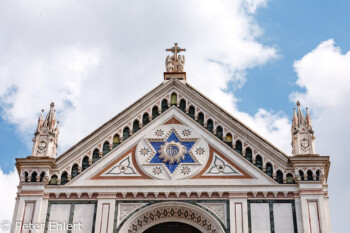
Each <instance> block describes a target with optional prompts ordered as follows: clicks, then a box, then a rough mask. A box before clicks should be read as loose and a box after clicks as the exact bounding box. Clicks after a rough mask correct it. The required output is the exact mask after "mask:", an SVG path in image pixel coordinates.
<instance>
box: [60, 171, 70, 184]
mask: <svg viewBox="0 0 350 233" xmlns="http://www.w3.org/2000/svg"><path fill="white" fill-rule="evenodd" d="M67 183H68V173H67V172H63V173H62V175H61V184H62V185H65V184H67Z"/></svg>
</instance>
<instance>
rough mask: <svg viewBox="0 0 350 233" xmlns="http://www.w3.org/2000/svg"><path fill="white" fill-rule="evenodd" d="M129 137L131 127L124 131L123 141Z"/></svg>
mask: <svg viewBox="0 0 350 233" xmlns="http://www.w3.org/2000/svg"><path fill="white" fill-rule="evenodd" d="M129 137H130V130H129V127H127V126H126V127H125V128H124V130H123V141H125V140H126V139H128V138H129Z"/></svg>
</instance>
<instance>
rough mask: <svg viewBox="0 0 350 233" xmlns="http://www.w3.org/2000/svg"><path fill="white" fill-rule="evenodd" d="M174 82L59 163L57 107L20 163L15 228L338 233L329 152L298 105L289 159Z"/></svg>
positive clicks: (170, 76) (171, 71)
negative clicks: (320, 148) (319, 148)
mask: <svg viewBox="0 0 350 233" xmlns="http://www.w3.org/2000/svg"><path fill="white" fill-rule="evenodd" d="M167 51H170V52H172V53H173V54H172V56H168V57H167V59H166V72H165V73H164V81H163V82H162V83H161V84H160V85H159V86H157V87H156V88H154V89H153V90H152V91H150V92H149V93H147V94H146V95H145V96H144V97H142V98H141V99H139V100H138V101H136V102H135V103H134V104H132V105H131V106H130V107H128V108H127V109H125V110H124V111H122V112H121V113H119V114H118V115H116V116H115V117H114V118H113V119H111V120H110V121H108V122H106V123H105V124H104V125H102V126H101V127H99V128H98V129H96V130H95V131H94V132H92V133H91V134H90V135H88V136H86V137H85V138H84V139H82V140H81V141H80V142H78V143H77V144H76V145H74V146H73V147H71V148H70V149H69V150H68V151H66V152H65V153H63V154H61V155H60V156H59V157H57V150H56V149H57V145H58V144H57V143H58V137H59V126H58V121H56V115H55V109H54V104H53V103H52V104H51V106H50V110H49V112H48V113H47V114H46V116H45V117H44V112H42V113H41V115H40V117H39V120H38V126H37V130H36V132H35V134H34V138H33V150H32V154H31V155H30V156H28V157H26V158H18V159H17V163H16V167H17V170H18V174H19V176H20V184H19V186H18V193H17V197H16V205H15V211H14V216H13V221H12V228H11V232H13V233H23V232H40V233H47V232H69V233H70V232H83V233H89V232H94V233H116V232H121V233H137V232H140V233H141V232H146V233H151V232H168V233H170V232H205V233H267V232H268V233H330V232H331V224H330V214H329V202H328V200H329V197H328V190H327V189H328V186H327V177H328V172H329V166H330V161H329V157H328V156H320V155H318V154H316V153H315V145H314V139H315V137H314V131H313V129H312V124H311V117H310V115H309V113H308V110H306V114H304V113H303V111H302V109H301V106H300V103H299V102H298V103H297V109H296V110H294V114H293V120H292V129H291V141H292V156H287V155H286V154H284V153H283V152H282V151H280V150H279V149H278V148H276V147H275V146H274V145H272V144H271V143H270V142H268V141H267V140H265V139H264V138H263V137H261V136H259V135H258V134H257V133H255V132H254V131H253V130H252V129H250V128H249V127H247V126H246V125H244V123H243V122H241V121H239V120H238V119H236V118H235V117H234V116H232V115H230V114H229V113H227V112H226V111H224V110H223V109H222V108H220V107H219V106H218V105H217V104H215V103H213V102H212V101H211V100H210V99H208V98H207V97H206V96H205V95H204V94H202V93H200V92H199V91H197V90H196V89H195V88H194V87H192V86H191V85H189V84H188V83H187V81H186V73H185V72H184V63H185V59H184V56H183V55H179V54H178V53H180V52H183V51H185V50H184V49H181V48H179V47H178V46H177V44H175V46H174V47H173V48H171V49H168V50H167Z"/></svg>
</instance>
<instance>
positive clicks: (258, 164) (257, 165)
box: [255, 155, 263, 170]
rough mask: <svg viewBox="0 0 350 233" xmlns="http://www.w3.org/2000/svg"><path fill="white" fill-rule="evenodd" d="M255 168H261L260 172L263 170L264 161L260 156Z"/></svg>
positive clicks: (256, 159) (256, 158)
mask: <svg viewBox="0 0 350 233" xmlns="http://www.w3.org/2000/svg"><path fill="white" fill-rule="evenodd" d="M255 166H256V167H257V168H259V169H260V170H262V166H263V160H262V158H261V156H260V155H257V156H256V157H255Z"/></svg>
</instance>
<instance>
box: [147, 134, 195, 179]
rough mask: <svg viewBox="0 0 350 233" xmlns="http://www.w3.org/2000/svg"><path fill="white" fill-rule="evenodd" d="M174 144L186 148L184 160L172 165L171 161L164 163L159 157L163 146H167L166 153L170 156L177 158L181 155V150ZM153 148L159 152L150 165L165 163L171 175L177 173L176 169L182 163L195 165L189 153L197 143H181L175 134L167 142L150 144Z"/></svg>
mask: <svg viewBox="0 0 350 233" xmlns="http://www.w3.org/2000/svg"><path fill="white" fill-rule="evenodd" d="M172 142H175V143H177V142H178V143H179V144H180V145H183V146H185V148H186V152H185V153H184V157H183V159H181V160H180V162H174V163H170V162H169V161H167V162H163V160H162V159H161V158H160V157H159V156H160V154H159V150H160V149H161V146H165V148H166V149H165V153H166V154H167V155H169V156H176V155H177V154H178V153H179V150H180V148H178V147H177V146H176V145H174V144H173V143H172ZM150 143H151V145H152V146H153V148H154V150H155V151H156V152H157V153H155V155H154V156H153V158H152V159H151V160H150V162H149V163H153V164H154V163H158V164H159V163H163V164H165V166H166V167H167V168H168V169H169V171H170V172H171V173H173V172H174V171H175V169H176V168H177V167H178V166H179V164H180V163H195V161H194V160H193V158H192V157H191V155H190V154H189V153H188V152H189V151H190V150H191V148H192V146H193V145H194V144H195V141H186V142H181V141H180V140H179V139H178V138H177V136H176V135H175V133H171V135H170V136H169V137H168V139H167V140H166V141H165V142H150ZM175 147H177V148H175Z"/></svg>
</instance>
